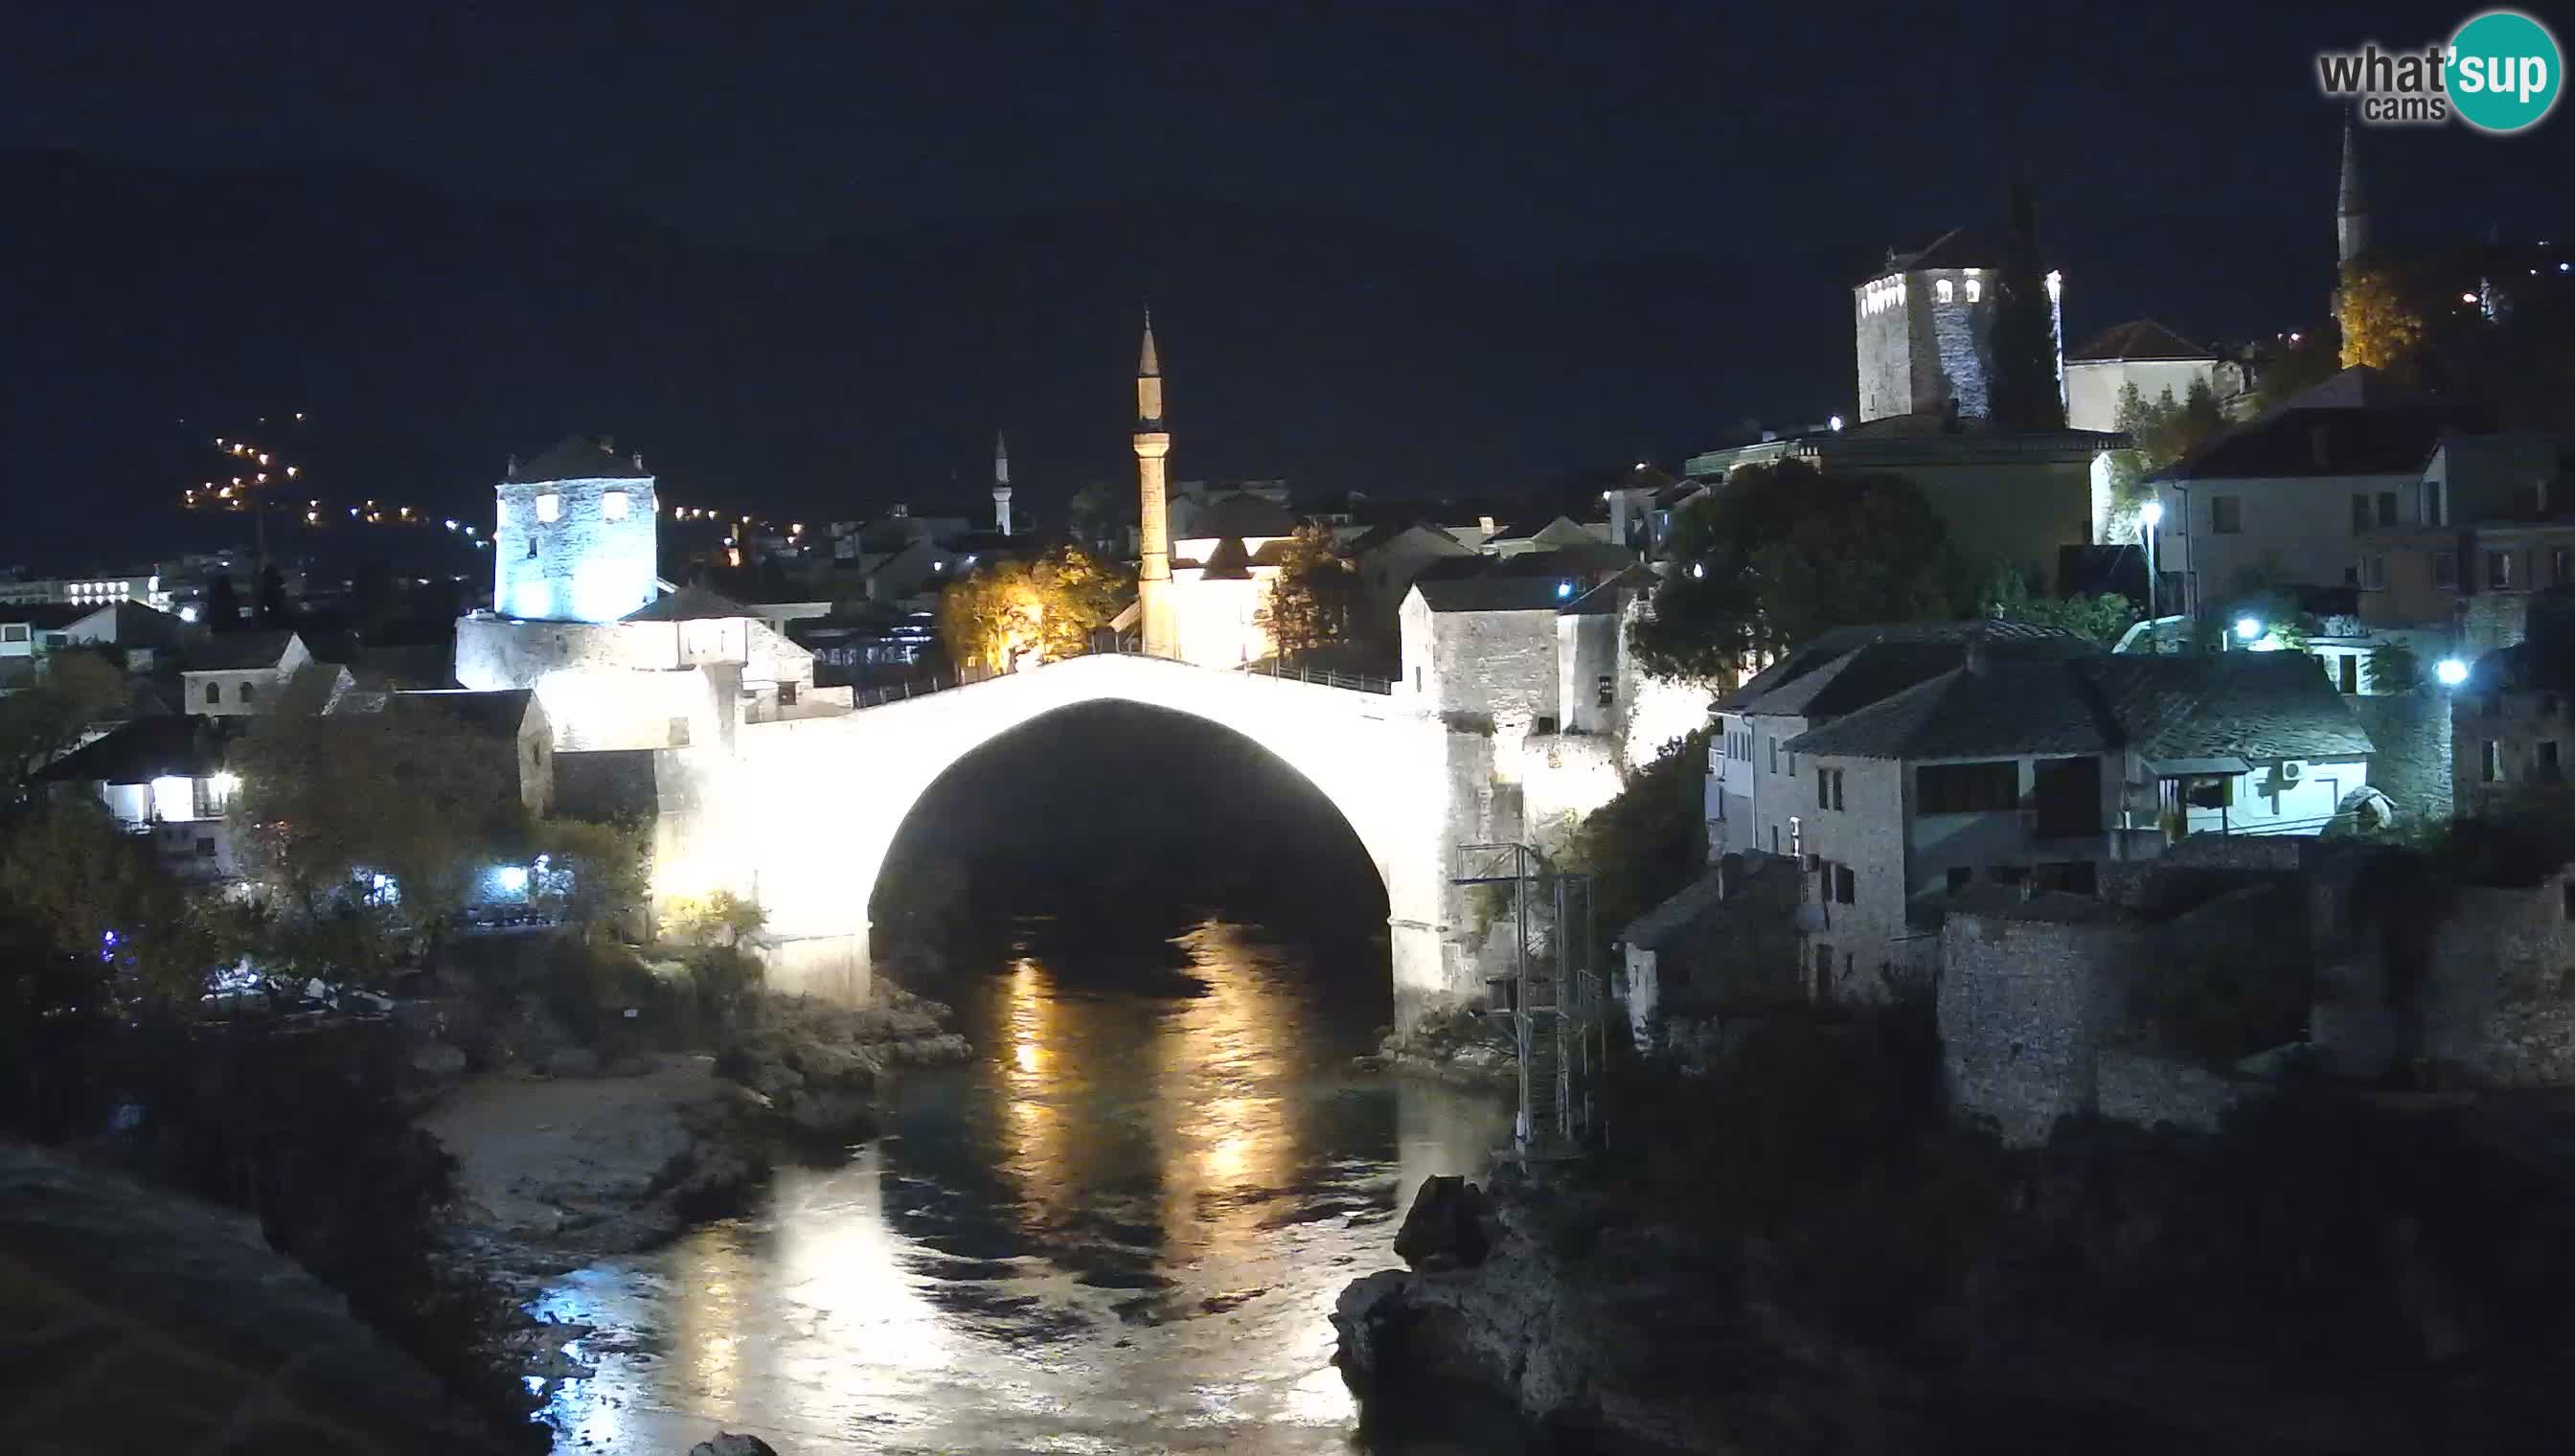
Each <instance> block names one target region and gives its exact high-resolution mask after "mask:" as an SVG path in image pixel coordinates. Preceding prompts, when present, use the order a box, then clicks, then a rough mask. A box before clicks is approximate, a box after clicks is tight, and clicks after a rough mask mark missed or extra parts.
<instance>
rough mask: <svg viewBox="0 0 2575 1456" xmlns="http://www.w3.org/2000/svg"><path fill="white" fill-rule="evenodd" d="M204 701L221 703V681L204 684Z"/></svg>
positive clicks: (222, 687) (222, 696) (222, 697)
mask: <svg viewBox="0 0 2575 1456" xmlns="http://www.w3.org/2000/svg"><path fill="white" fill-rule="evenodd" d="M206 701H207V702H208V703H221V702H223V701H224V685H223V684H221V683H209V684H207V685H206Z"/></svg>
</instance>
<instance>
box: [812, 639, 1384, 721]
mask: <svg viewBox="0 0 2575 1456" xmlns="http://www.w3.org/2000/svg"><path fill="white" fill-rule="evenodd" d="M1074 656H1075V657H1086V658H1087V657H1121V658H1150V659H1152V660H1153V661H1155V662H1158V663H1177V664H1179V665H1181V666H1182V667H1185V668H1191V667H1197V666H1198V665H1197V664H1195V663H1192V662H1191V661H1190V660H1189V659H1187V658H1176V657H1172V656H1170V655H1168V654H1165V653H1147V652H1139V651H1135V650H1133V649H1128V648H1121V649H1118V650H1117V651H1116V652H1114V653H1105V652H1097V651H1095V652H1088V653H1077V654H1075V655H1074ZM1056 661H1058V662H1071V661H1073V659H1072V658H1060V659H1057V660H1056ZM1217 671H1220V672H1234V673H1241V674H1244V675H1245V676H1247V677H1253V678H1275V679H1278V680H1279V681H1281V682H1287V683H1310V684H1312V685H1314V686H1315V687H1318V688H1338V689H1341V690H1342V691H1344V692H1348V693H1374V694H1377V695H1379V696H1387V695H1391V694H1392V693H1393V692H1394V684H1393V683H1392V682H1390V681H1388V680H1387V679H1384V678H1369V677H1364V676H1361V675H1359V674H1355V673H1335V672H1330V671H1328V670H1322V669H1315V668H1283V667H1281V666H1280V665H1279V664H1278V663H1277V662H1276V661H1274V662H1272V663H1271V664H1270V665H1269V666H1267V667H1263V666H1261V665H1259V664H1253V663H1246V664H1244V665H1243V666H1242V667H1239V668H1230V669H1219V670H1217ZM1010 676H1011V675H1010V674H1009V673H1006V672H1003V671H1001V670H999V669H995V668H960V669H954V670H951V671H949V672H946V673H933V674H931V675H930V676H929V677H928V678H927V679H922V678H907V679H905V680H904V681H903V682H901V683H890V684H887V685H886V686H885V687H882V688H869V689H859V688H856V687H853V688H852V689H851V692H850V711H851V712H853V713H857V712H860V711H862V710H865V709H870V708H883V707H885V706H886V705H887V704H889V703H905V702H909V701H910V700H912V699H915V698H927V697H929V696H931V695H932V694H934V693H952V692H955V691H956V690H957V689H960V688H972V687H974V686H975V685H977V684H979V683H990V682H992V681H994V680H995V679H997V678H1007V677H1010Z"/></svg>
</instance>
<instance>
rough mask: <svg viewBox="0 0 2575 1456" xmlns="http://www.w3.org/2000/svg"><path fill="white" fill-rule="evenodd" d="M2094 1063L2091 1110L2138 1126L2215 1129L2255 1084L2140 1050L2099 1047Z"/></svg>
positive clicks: (2190, 1129) (2200, 1066)
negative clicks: (2092, 1106) (2093, 1099)
mask: <svg viewBox="0 0 2575 1456" xmlns="http://www.w3.org/2000/svg"><path fill="white" fill-rule="evenodd" d="M2093 1066H2094V1079H2095V1080H2094V1086H2095V1097H2096V1102H2095V1105H2094V1108H2093V1110H2094V1111H2096V1112H2097V1113H2099V1114H2100V1115H2101V1116H2102V1117H2105V1118H2107V1119H2109V1120H2111V1121H2113V1122H2128V1123H2133V1124H2135V1125H2136V1126H2139V1127H2173V1128H2178V1129H2180V1130H2181V1131H2183V1132H2215V1131H2217V1130H2218V1128H2219V1126H2220V1125H2221V1124H2222V1123H2223V1122H2224V1121H2225V1119H2226V1114H2227V1113H2228V1112H2229V1111H2230V1110H2232V1109H2233V1108H2234V1107H2235V1106H2236V1105H2237V1104H2238V1103H2240V1102H2242V1101H2243V1100H2244V1099H2245V1098H2246V1097H2247V1096H2250V1095H2254V1094H2255V1088H2257V1087H2258V1086H2259V1085H2260V1084H2259V1083H2254V1082H2248V1081H2246V1080H2244V1079H2242V1078H2237V1077H2230V1076H2227V1075H2225V1074H2223V1073H2221V1072H2217V1071H2213V1070H2211V1069H2209V1068H2208V1067H2205V1066H2202V1065H2200V1064H2199V1063H2197V1062H2191V1061H2184V1060H2181V1059H2179V1058H2176V1057H2169V1056H2156V1055H2153V1054H2151V1053H2148V1052H2142V1051H2133V1050H2119V1049H2104V1050H2103V1051H2102V1052H2101V1053H2100V1054H2099V1056H2098V1057H2096V1058H2095V1059H2094V1063H2093Z"/></svg>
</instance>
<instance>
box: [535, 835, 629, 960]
mask: <svg viewBox="0 0 2575 1456" xmlns="http://www.w3.org/2000/svg"><path fill="white" fill-rule="evenodd" d="M531 838H532V841H533V843H534V844H535V847H536V851H537V852H538V853H541V854H544V855H546V856H548V858H549V859H551V860H552V861H553V863H552V867H553V870H554V871H555V872H553V873H551V874H549V875H547V876H546V877H545V878H544V879H543V880H542V881H540V883H539V885H538V886H537V887H538V891H539V894H540V896H541V898H542V899H543V900H545V901H546V902H549V903H551V904H552V905H553V907H554V908H555V909H556V910H557V911H558V912H559V913H560V915H561V916H562V918H563V920H564V921H565V923H567V924H570V925H574V926H577V927H579V929H580V930H581V932H582V933H583V934H585V935H594V934H599V933H602V932H604V931H607V930H610V929H612V928H613V927H614V926H615V925H616V923H617V921H618V920H619V919H620V918H621V917H623V916H625V915H626V914H627V913H628V912H630V911H632V910H634V909H635V908H636V907H637V906H640V905H642V904H643V903H644V902H645V900H646V898H647V897H648V896H649V895H650V893H651V885H650V882H649V874H650V863H649V861H650V859H651V851H652V843H651V836H650V835H649V834H648V833H647V831H646V830H645V829H644V828H643V826H642V825H639V824H633V823H626V822H596V821H593V820H589V819H572V818H549V819H543V820H540V821H538V823H537V824H536V825H535V827H534V829H533V831H532V834H531Z"/></svg>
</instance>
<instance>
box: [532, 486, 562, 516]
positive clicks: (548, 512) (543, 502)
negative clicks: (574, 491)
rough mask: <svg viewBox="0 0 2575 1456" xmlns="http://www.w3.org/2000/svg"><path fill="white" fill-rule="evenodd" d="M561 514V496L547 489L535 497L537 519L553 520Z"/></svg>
mask: <svg viewBox="0 0 2575 1456" xmlns="http://www.w3.org/2000/svg"><path fill="white" fill-rule="evenodd" d="M562 516H563V497H561V496H558V495H556V494H555V493H554V492H552V491H548V492H546V493H545V494H544V495H542V496H539V497H538V498H537V519H538V520H539V521H554V520H558V519H560V518H561V517H562Z"/></svg>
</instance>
